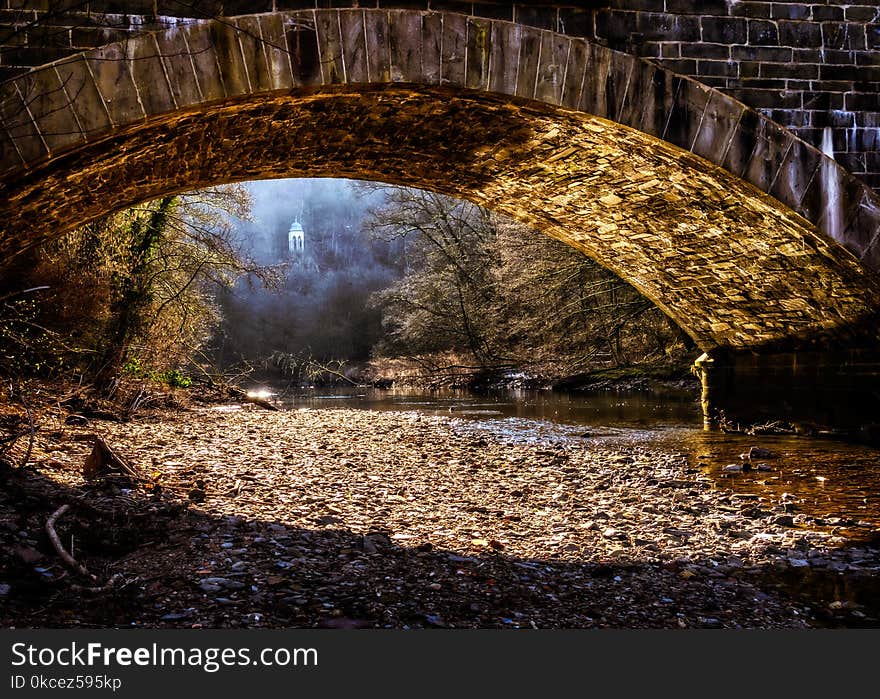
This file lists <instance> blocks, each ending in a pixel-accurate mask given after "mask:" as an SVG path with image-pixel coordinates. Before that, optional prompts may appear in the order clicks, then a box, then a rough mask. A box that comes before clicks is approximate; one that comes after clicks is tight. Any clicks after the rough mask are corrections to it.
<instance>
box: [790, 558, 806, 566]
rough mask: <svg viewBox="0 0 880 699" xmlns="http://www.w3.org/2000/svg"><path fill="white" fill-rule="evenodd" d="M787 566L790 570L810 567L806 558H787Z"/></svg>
mask: <svg viewBox="0 0 880 699" xmlns="http://www.w3.org/2000/svg"><path fill="white" fill-rule="evenodd" d="M788 565H790V566H791V567H792V568H806V567H808V566H809V565H810V562H809V561H808V560H807V559H806V558H789V559H788Z"/></svg>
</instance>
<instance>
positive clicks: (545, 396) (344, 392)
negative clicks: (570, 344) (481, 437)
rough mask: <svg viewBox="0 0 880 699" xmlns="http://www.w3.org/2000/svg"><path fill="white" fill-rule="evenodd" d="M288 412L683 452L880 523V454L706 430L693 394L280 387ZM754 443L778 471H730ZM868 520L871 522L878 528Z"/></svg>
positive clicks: (729, 483)
mask: <svg viewBox="0 0 880 699" xmlns="http://www.w3.org/2000/svg"><path fill="white" fill-rule="evenodd" d="M272 395H273V397H274V399H275V400H277V401H278V402H279V403H280V404H282V405H283V406H284V407H286V408H288V409H310V408H311V409H315V408H342V407H347V408H355V409H362V410H379V411H384V410H416V411H421V412H424V413H427V414H431V415H446V416H456V417H460V418H462V419H464V420H467V421H470V422H472V423H473V424H472V425H471V426H470V428H471V429H476V430H486V431H489V432H492V433H493V434H495V435H497V436H501V437H503V438H504V439H509V440H511V441H528V442H542V443H548V444H553V443H566V442H574V443H577V444H580V445H584V446H589V445H590V444H595V445H597V446H600V445H601V446H603V447H611V448H618V447H619V448H621V449H626V448H628V447H633V446H638V447H641V448H644V449H656V450H658V451H663V452H675V453H679V454H681V455H682V456H683V457H685V458H687V460H688V462H689V463H690V464H691V466H693V467H694V468H698V469H700V470H703V471H704V472H705V473H707V474H708V475H709V476H710V477H711V478H712V479H713V481H714V483H715V485H716V487H718V488H721V489H726V490H730V491H731V492H736V493H740V494H746V493H747V494H752V495H754V496H756V497H758V498H762V499H766V500H767V501H772V502H780V501H783V500H790V501H792V502H798V511H799V512H804V513H806V514H809V515H811V516H813V517H822V518H827V519H828V520H829V525H838V524H840V525H841V526H842V528H843V529H845V530H846V534H848V535H849V536H850V537H855V538H859V536H860V532H863V533H864V534H865V535H866V536H870V535H869V532H871V531H872V530H874V531H876V529H875V528H876V527H878V526H880V450H878V449H876V448H872V447H868V446H864V445H859V444H850V443H846V442H840V441H832V440H827V439H811V438H807V437H786V436H760V437H753V436H748V435H739V434H725V433H722V432H719V431H706V430H705V429H704V428H703V424H702V415H701V413H700V407H699V403H698V401H697V398H696V396H695V394H694V392H693V391H687V390H672V389H664V390H658V391H652V392H645V391H638V392H634V391H631V392H617V391H600V392H575V393H557V392H550V391H526V390H499V391H492V392H487V393H473V392H469V391H464V390H441V391H418V390H380V389H373V388H360V387H357V388H356V387H351V388H342V389H340V388H332V389H292V390H290V389H289V390H287V391H277V392H276V391H273V392H272ZM753 446H760V447H763V448H765V449H769V450H770V451H771V452H772V453H773V455H774V457H773V458H767V459H762V460H761V461H764V462H766V463H767V465H768V466H769V468H770V469H771V470H769V471H757V470H751V471H747V472H734V473H731V472H725V471H724V467H725V466H728V465H730V464H741V463H742V459H741V458H740V454H742V453H745V452H748V451H749V449H750V448H751V447H753ZM868 525H871V526H870V527H869V526H868Z"/></svg>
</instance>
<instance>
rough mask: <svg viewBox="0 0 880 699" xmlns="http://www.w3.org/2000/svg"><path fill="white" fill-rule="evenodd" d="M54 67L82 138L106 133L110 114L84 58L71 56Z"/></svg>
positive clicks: (109, 125) (109, 124)
mask: <svg viewBox="0 0 880 699" xmlns="http://www.w3.org/2000/svg"><path fill="white" fill-rule="evenodd" d="M55 70H56V72H57V73H58V78H59V80H60V81H61V84H62V85H64V91H65V94H66V95H67V97H68V99H69V100H70V104H71V107H72V110H73V112H74V114H75V115H76V121H77V125H78V126H79V127H80V129H81V130H82V131H83V135H84V136H85V138H86V139H87V140H89V139H91V138H94V137H96V136H97V135H99V134H103V133H105V132H106V131H107V130H108V129H109V128H110V127H111V123H110V115H109V113H108V112H107V107H106V105H105V104H104V99H103V98H102V97H101V94H100V93H99V92H98V88H97V86H96V85H95V81H94V79H93V78H92V74H91V72H90V71H89V68H88V66H87V65H86V62H85V60H84V59H83V58H82V57H81V56H74V57H73V58H69V59H67V60H65V61H61V62H60V63H56V64H55Z"/></svg>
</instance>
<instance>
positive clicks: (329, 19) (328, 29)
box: [315, 12, 347, 85]
mask: <svg viewBox="0 0 880 699" xmlns="http://www.w3.org/2000/svg"><path fill="white" fill-rule="evenodd" d="M315 31H316V32H317V40H318V54H319V56H320V60H321V82H322V83H323V84H324V85H338V84H341V83H345V82H347V81H346V75H345V56H344V51H345V49H344V47H343V44H342V36H341V35H340V31H339V15H338V14H337V13H336V12H316V13H315Z"/></svg>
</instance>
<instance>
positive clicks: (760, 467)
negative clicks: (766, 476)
mask: <svg viewBox="0 0 880 699" xmlns="http://www.w3.org/2000/svg"><path fill="white" fill-rule="evenodd" d="M755 468H756V469H758V470H759V471H772V470H773V469H772V468H770V464H765V463H760V464H758V465H757V466H755Z"/></svg>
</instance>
